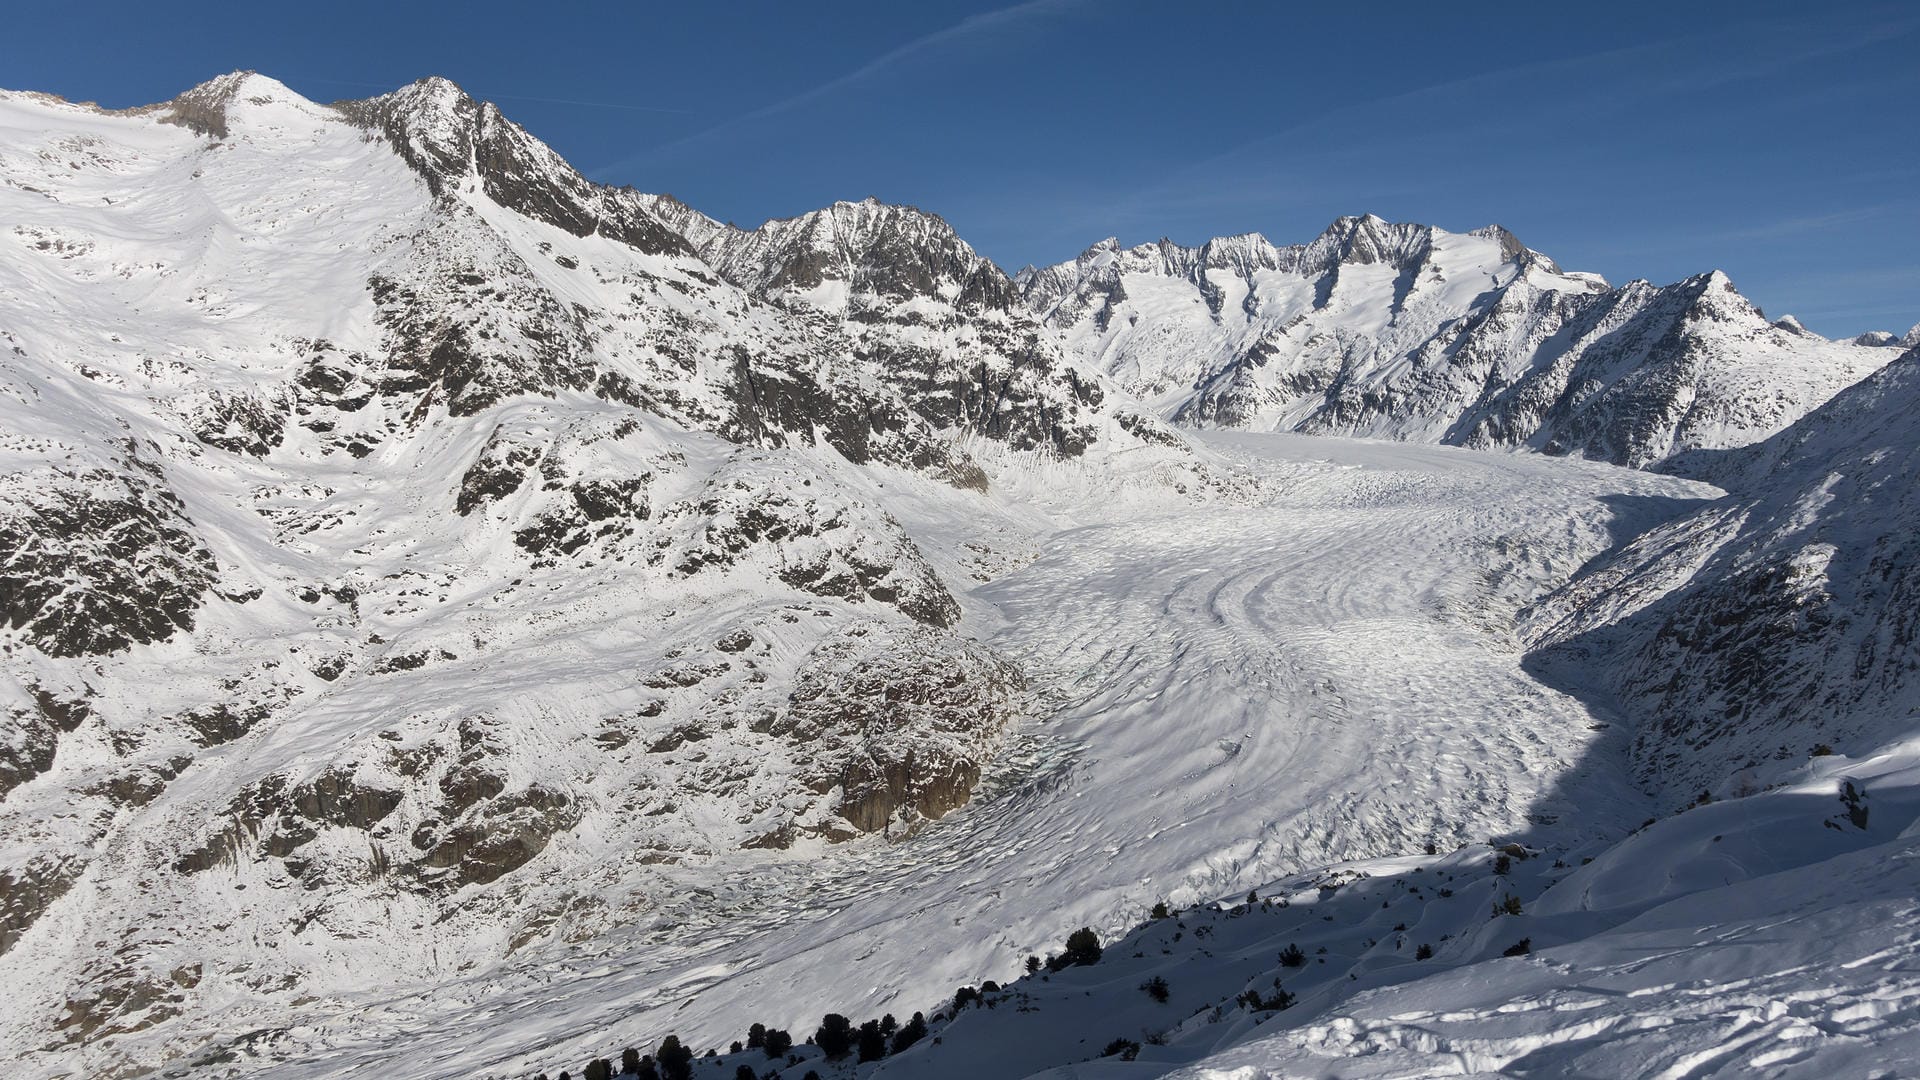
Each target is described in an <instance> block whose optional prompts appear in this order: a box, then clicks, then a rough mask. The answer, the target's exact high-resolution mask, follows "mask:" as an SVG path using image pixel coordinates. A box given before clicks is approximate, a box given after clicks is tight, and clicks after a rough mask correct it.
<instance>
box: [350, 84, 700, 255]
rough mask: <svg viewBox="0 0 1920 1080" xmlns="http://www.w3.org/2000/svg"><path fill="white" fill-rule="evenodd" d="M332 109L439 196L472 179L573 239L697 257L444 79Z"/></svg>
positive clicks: (619, 195) (625, 199) (628, 199)
mask: <svg viewBox="0 0 1920 1080" xmlns="http://www.w3.org/2000/svg"><path fill="white" fill-rule="evenodd" d="M334 107H335V108H337V109H339V110H340V111H341V112H343V113H345V114H346V115H347V116H348V117H349V118H350V119H352V120H353V121H354V122H356V123H358V124H361V125H362V126H364V127H367V128H369V129H372V130H375V131H379V132H381V133H382V134H383V135H385V137H386V138H387V140H388V141H389V142H390V143H391V144H392V145H393V148H394V150H395V152H397V153H398V154H399V155H400V157H401V158H402V159H403V160H405V161H406V162H407V164H408V165H411V166H412V167H413V169H414V171H415V172H417V173H419V174H420V177H421V179H422V180H424V181H426V184H427V187H428V189H429V190H430V191H432V192H433V193H434V194H435V195H445V194H447V193H449V192H451V191H452V190H453V189H454V187H455V185H456V184H457V182H459V181H461V180H464V179H466V178H468V177H474V178H476V179H478V180H479V182H480V185H481V187H482V189H483V190H484V191H485V192H486V194H487V196H488V197H489V198H491V199H493V201H495V202H497V203H499V204H500V205H501V206H504V207H506V208H508V209H510V210H516V211H518V212H520V213H522V214H525V215H526V216H527V217H530V218H533V219H534V220H536V221H543V222H546V223H547V224H549V225H553V226H556V227H558V228H561V229H564V230H566V231H567V232H569V233H572V234H573V235H575V236H590V235H594V234H596V233H597V234H599V235H601V236H606V237H609V238H611V239H614V240H618V241H620V242H621V243H624V244H626V245H628V246H630V247H633V248H635V249H637V250H639V251H643V252H646V253H648V254H654V255H662V254H687V255H690V254H692V251H691V249H689V248H688V246H687V243H686V241H685V240H684V239H682V238H681V236H680V235H679V234H678V233H676V232H674V231H673V230H671V229H669V228H667V227H666V226H665V225H663V224H661V223H660V221H659V220H658V219H656V218H655V217H653V215H652V214H651V213H649V212H648V210H647V209H646V208H645V207H644V206H643V205H642V203H641V201H640V200H639V199H638V198H637V197H635V196H633V195H632V194H631V193H628V192H623V191H621V190H618V189H615V188H607V187H602V186H600V185H598V184H594V183H591V182H589V181H587V180H586V179H585V178H584V177H582V176H581V175H580V174H579V173H577V172H575V171H574V169H573V167H572V166H570V165H568V164H567V163H566V162H565V161H563V160H562V159H561V158H560V156H559V155H558V154H555V153H554V152H553V151H552V150H551V149H549V148H548V147H547V145H546V144H545V143H542V142H541V141H540V140H538V139H536V138H534V137H533V136H531V135H529V134H527V132H526V130H525V129H524V128H522V127H521V126H520V125H518V124H516V123H514V122H513V121H511V120H508V119H507V118H506V117H505V116H502V115H501V113H500V110H499V109H497V108H495V107H494V106H493V105H492V104H491V103H486V102H478V101H475V100H474V99H472V98H470V97H468V96H467V95H466V94H465V93H463V92H462V91H461V90H460V88H459V87H457V86H455V85H453V84H452V83H450V82H448V81H447V80H445V79H439V78H429V79H422V80H420V81H419V82H416V83H414V84H412V85H411V86H407V87H403V88H402V89H400V90H397V91H395V92H393V93H391V94H385V95H382V96H380V97H377V98H371V99H368V100H366V101H343V102H339V103H336V105H335V106H334Z"/></svg>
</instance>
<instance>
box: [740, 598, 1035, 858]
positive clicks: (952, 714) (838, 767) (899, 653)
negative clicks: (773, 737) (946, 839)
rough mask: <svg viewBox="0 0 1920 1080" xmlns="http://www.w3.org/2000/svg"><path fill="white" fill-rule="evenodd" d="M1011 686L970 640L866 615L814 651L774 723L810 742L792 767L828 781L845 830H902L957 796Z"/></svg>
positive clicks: (1002, 718) (986, 753)
mask: <svg viewBox="0 0 1920 1080" xmlns="http://www.w3.org/2000/svg"><path fill="white" fill-rule="evenodd" d="M1022 685H1023V684H1022V679H1021V676H1020V673H1019V670H1018V669H1017V668H1015V667H1014V666H1013V665H1012V664H1009V663H1008V662H1007V661H1005V660H1004V659H1001V658H1000V657H997V656H994V655H993V654H992V653H990V652H988V651H987V650H985V649H982V648H980V647H979V646H977V645H971V644H959V643H954V642H950V641H948V640H946V639H943V638H942V637H941V636H940V635H939V634H938V633H937V632H936V631H932V630H927V629H917V630H908V629H904V628H900V627H898V626H896V625H893V624H888V623H869V624H865V625H859V626H854V627H850V628H849V629H848V630H847V631H846V632H844V633H843V634H841V635H840V636H838V637H836V638H834V639H832V640H830V641H827V642H823V643H822V644H821V646H820V647H819V648H818V649H816V650H814V653H813V655H812V656H810V657H809V658H808V659H807V662H806V663H805V664H804V665H803V666H802V667H801V668H800V671H799V672H798V674H797V675H796V677H795V679H794V688H793V693H792V695H791V696H790V697H789V699H788V702H787V712H786V714H785V716H783V717H782V718H781V720H780V721H779V726H778V728H777V729H776V730H777V731H779V732H780V733H782V734H785V735H787V736H788V737H789V738H791V739H793V740H794V741H795V742H796V743H797V744H798V745H801V746H805V747H808V748H810V756H809V758H808V759H807V760H804V761H803V762H802V763H801V765H800V775H801V776H802V777H803V778H804V779H805V782H806V783H807V784H808V786H809V787H811V788H813V789H815V790H835V789H837V790H838V792H839V799H838V802H837V803H836V804H835V805H834V811H835V812H836V813H837V814H838V815H839V816H840V817H841V818H843V819H845V820H846V821H847V822H848V823H849V824H851V825H852V826H853V827H854V828H856V829H859V830H860V831H862V832H877V831H881V830H884V829H888V828H889V827H890V825H891V824H892V823H895V822H897V823H898V824H899V825H901V826H902V827H905V828H911V827H912V825H913V824H914V822H916V821H917V820H919V819H922V818H932V819H937V818H941V817H944V816H945V815H946V814H947V812H948V811H950V810H953V809H955V808H957V807H959V806H962V805H964V804H965V803H966V801H967V799H968V798H969V797H970V796H971V795H972V792H973V788H974V785H975V784H977V783H978V782H979V780H980V769H981V767H982V766H983V765H984V764H985V763H986V761H987V760H988V759H989V758H990V757H991V756H992V751H993V748H994V747H995V745H996V744H997V743H998V741H999V736H1000V733H1001V731H1002V730H1004V729H1005V728H1006V726H1007V724H1008V722H1009V721H1010V720H1011V719H1012V718H1013V715H1014V712H1015V709H1016V708H1017V706H1018V703H1019V701H1020V699H1021V694H1020V691H1021V689H1022Z"/></svg>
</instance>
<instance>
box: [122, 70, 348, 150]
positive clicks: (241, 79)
mask: <svg viewBox="0 0 1920 1080" xmlns="http://www.w3.org/2000/svg"><path fill="white" fill-rule="evenodd" d="M235 102H247V103H250V104H258V105H267V104H273V103H276V102H285V103H293V104H299V105H310V104H312V103H311V102H309V101H308V100H307V99H306V98H304V97H301V96H300V95H299V94H297V93H295V92H294V91H293V90H292V89H290V88H289V87H288V86H287V85H286V84H285V83H283V82H281V81H280V80H278V79H275V78H271V77H269V76H266V75H262V74H260V73H259V72H257V71H250V70H243V71H230V72H228V73H227V74H225V75H217V76H215V77H213V78H211V79H208V80H207V81H206V82H203V83H201V84H199V85H198V86H195V87H193V88H191V89H189V90H186V91H183V92H182V93H180V94H179V95H178V96H176V97H175V98H174V99H173V100H171V101H168V102H165V103H163V104H161V105H159V106H157V107H156V108H157V111H158V112H159V114H160V122H161V123H163V124H178V125H179V126H181V127H183V128H186V129H187V130H189V131H192V132H194V133H195V134H198V135H205V136H207V137H209V138H215V139H225V138H227V137H228V136H229V135H230V133H231V125H230V121H231V119H232V109H233V106H234V103H235Z"/></svg>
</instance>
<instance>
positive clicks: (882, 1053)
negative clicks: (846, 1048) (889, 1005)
mask: <svg viewBox="0 0 1920 1080" xmlns="http://www.w3.org/2000/svg"><path fill="white" fill-rule="evenodd" d="M886 1056H887V1037H886V1036H885V1035H883V1034H881V1032H880V1021H878V1020H869V1021H867V1022H866V1023H864V1024H861V1025H860V1060H861V1061H879V1060H880V1059H881V1058H883V1057H886Z"/></svg>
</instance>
